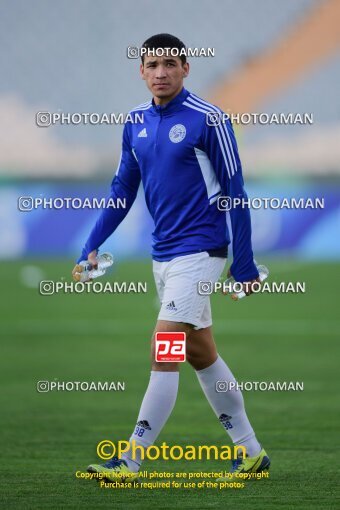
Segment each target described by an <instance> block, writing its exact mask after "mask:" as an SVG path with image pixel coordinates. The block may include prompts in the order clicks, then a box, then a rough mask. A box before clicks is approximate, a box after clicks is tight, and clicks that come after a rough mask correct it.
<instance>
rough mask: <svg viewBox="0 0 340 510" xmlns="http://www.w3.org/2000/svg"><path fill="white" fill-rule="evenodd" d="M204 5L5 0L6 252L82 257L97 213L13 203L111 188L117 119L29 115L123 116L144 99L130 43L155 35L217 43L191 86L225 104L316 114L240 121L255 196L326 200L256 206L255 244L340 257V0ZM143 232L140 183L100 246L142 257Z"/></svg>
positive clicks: (1, 123)
mask: <svg viewBox="0 0 340 510" xmlns="http://www.w3.org/2000/svg"><path fill="white" fill-rule="evenodd" d="M209 5H210V4H209V2H207V1H205V0H203V1H200V2H198V3H197V2H192V1H186V2H183V3H181V4H179V3H178V2H169V3H163V4H162V7H158V8H156V9H153V8H152V3H151V2H148V1H144V2H141V3H138V2H135V1H130V0H128V1H126V2H124V4H121V5H116V4H114V3H113V2H111V1H106V0H102V1H100V2H99V4H93V2H91V1H86V0H84V1H77V0H76V1H73V2H71V3H70V2H68V1H66V0H62V1H59V2H51V1H47V2H46V1H43V0H41V1H40V0H35V1H34V2H29V3H28V2H25V1H20V0H15V1H13V2H4V3H2V6H1V17H0V26H1V36H0V37H1V45H2V51H1V61H0V62H1V69H2V73H1V74H2V79H1V83H0V109H1V120H0V135H1V136H0V171H1V187H0V192H1V200H0V208H1V209H0V211H1V212H0V230H1V236H2V239H3V242H2V243H1V246H0V257H1V258H20V257H27V256H41V257H44V256H57V257H59V256H60V257H65V256H72V257H74V256H77V255H78V253H79V249H80V247H81V246H82V244H83V242H84V240H85V239H86V237H87V234H88V232H89V230H90V228H91V227H92V225H93V223H94V220H95V218H96V216H97V214H98V212H97V211H89V210H85V211H79V210H77V211H71V210H67V211H55V210H54V211H53V210H51V211H41V210H39V211H32V212H29V213H28V212H27V213H20V212H19V211H18V210H17V202H16V198H17V197H18V196H22V195H29V196H34V197H39V196H40V197H51V196H52V197H53V196H55V197H56V196H72V197H76V196H79V195H81V196H86V195H90V196H94V195H95V196H99V197H100V196H106V195H107V193H108V190H109V185H110V182H111V179H112V176H113V174H114V172H115V169H116V166H117V163H118V160H119V155H120V143H121V133H122V126H117V125H116V126H113V125H111V126H109V125H101V126H100V125H95V126H93V125H92V126H91V125H85V126H84V125H83V126H81V125H76V126H70V125H63V126H60V125H55V126H51V127H48V128H38V127H37V126H36V124H35V113H36V112H37V111H45V110H48V111H52V112H59V111H61V112H65V113H67V112H70V113H72V112H97V113H103V112H106V113H110V112H114V113H119V112H122V113H127V112H128V111H129V110H130V109H131V108H133V107H134V106H135V105H137V104H140V103H142V102H144V101H146V100H148V99H149V91H148V90H147V89H146V88H145V83H144V82H143V81H142V80H140V78H139V74H138V73H139V70H138V66H139V60H132V59H128V58H127V56H126V48H127V47H128V46H140V45H141V43H142V42H143V41H144V40H145V39H146V38H147V37H148V36H149V35H150V34H153V33H157V32H161V31H168V32H170V33H174V34H175V35H177V36H178V37H180V38H181V39H182V40H183V41H184V42H185V43H186V44H187V46H191V47H214V48H215V55H216V56H215V57H214V58H196V59H194V58H193V59H191V66H192V68H191V73H190V76H189V78H188V79H187V80H186V83H185V86H186V87H187V88H188V89H189V90H192V91H194V92H195V93H196V94H198V95H200V96H201V97H203V98H206V99H210V100H211V101H213V102H215V104H218V105H219V106H221V107H222V108H224V110H225V111H232V112H267V113H273V112H275V113H280V112H282V113H288V112H292V113H313V116H314V123H313V124H312V125H308V124H307V125H299V124H295V125H281V126H279V125H275V124H272V125H259V124H257V125H248V126H241V125H236V126H235V130H236V132H237V137H238V143H239V148H240V153H241V159H242V161H243V167H244V175H245V179H246V182H247V190H248V192H249V195H250V196H251V197H255V196H260V197H261V196H283V195H285V194H288V196H295V197H303V196H312V197H315V196H318V197H324V198H325V204H326V207H325V209H324V210H320V209H318V210H307V211H301V210H297V211H296V210H295V211H287V210H281V211H278V210H275V211H263V210H259V211H255V212H254V213H253V223H254V247H255V250H256V253H258V254H259V253H270V254H275V253H282V252H284V253H285V255H291V256H296V257H302V258H314V259H325V258H327V259H329V258H333V259H334V258H336V259H338V258H339V257H340V242H339V237H338V236H335V235H333V234H334V228H335V227H336V226H337V225H338V222H339V214H340V210H339V205H340V203H339V188H338V180H339V174H340V144H339V136H340V96H339V82H340V56H339V45H340V41H339V40H340V36H339V30H338V21H339V2H338V1H337V0H323V1H315V0H298V1H291V0H290V1H288V2H284V3H282V2H280V7H279V8H278V6H277V2H272V1H269V0H260V1H258V2H256V4H254V2H252V1H251V0H242V1H240V2H237V3H236V2H233V1H225V0H224V1H221V0H217V1H215V2H214V8H213V9H210V8H209ZM217 13H218V15H217ZM122 20H124V22H122ZM188 20H190V23H188ZM132 27H133V28H132ZM197 27H200V30H197ZM151 229H152V225H151V221H150V218H149V215H148V212H147V210H146V207H145V205H144V202H143V197H142V191H141V193H140V196H139V200H138V201H137V203H136V204H135V206H134V208H133V210H132V211H131V213H130V214H129V215H128V218H127V220H126V221H125V222H124V224H123V225H122V226H121V227H120V228H119V230H118V231H117V235H116V236H114V237H113V238H112V240H110V241H109V243H108V244H107V246H106V247H107V248H110V249H112V250H113V251H114V252H115V253H116V255H117V256H119V257H120V258H121V257H125V256H129V257H131V256H132V257H133V256H138V257H139V256H141V255H142V256H147V255H148V254H149V251H150V236H149V233H150V232H151Z"/></svg>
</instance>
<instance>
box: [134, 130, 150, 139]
mask: <svg viewBox="0 0 340 510" xmlns="http://www.w3.org/2000/svg"><path fill="white" fill-rule="evenodd" d="M137 136H138V138H146V137H147V136H148V134H147V132H146V128H144V129H142V131H139V133H138V135H137Z"/></svg>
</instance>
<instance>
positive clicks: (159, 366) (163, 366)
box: [151, 360, 179, 372]
mask: <svg viewBox="0 0 340 510" xmlns="http://www.w3.org/2000/svg"><path fill="white" fill-rule="evenodd" d="M151 369H152V370H154V371H156V372H178V370H179V367H178V363H175V362H174V363H166V362H162V363H160V362H157V361H155V360H153V361H152V365H151Z"/></svg>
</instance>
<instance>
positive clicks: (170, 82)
mask: <svg viewBox="0 0 340 510" xmlns="http://www.w3.org/2000/svg"><path fill="white" fill-rule="evenodd" d="M140 73H141V77H142V79H143V80H145V81H146V85H147V87H148V89H149V90H150V91H151V93H152V95H153V96H154V98H155V99H156V102H157V103H158V104H162V103H165V102H168V101H171V99H172V98H173V97H175V96H176V95H177V94H178V93H179V92H180V91H181V89H182V87H183V79H184V78H185V77H186V76H188V74H189V64H188V63H186V64H182V61H181V59H180V58H179V57H153V56H146V57H145V59H144V65H142V64H141V66H140Z"/></svg>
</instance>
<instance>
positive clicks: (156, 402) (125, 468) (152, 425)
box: [87, 320, 193, 480]
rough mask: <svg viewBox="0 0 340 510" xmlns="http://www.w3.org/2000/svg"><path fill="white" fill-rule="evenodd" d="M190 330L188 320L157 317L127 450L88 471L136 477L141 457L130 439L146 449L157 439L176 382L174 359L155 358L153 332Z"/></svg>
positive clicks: (169, 409) (172, 402)
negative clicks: (159, 360) (145, 380)
mask: <svg viewBox="0 0 340 510" xmlns="http://www.w3.org/2000/svg"><path fill="white" fill-rule="evenodd" d="M192 330H193V328H192V326H191V325H189V324H183V323H178V322H171V321H163V320H159V321H157V324H156V328H155V331H154V334H153V336H152V339H151V374H150V380H149V384H148V387H147V389H146V392H145V395H144V398H143V401H142V405H141V407H140V410H139V414H138V418H137V422H136V425H135V427H134V429H133V432H132V435H131V437H130V439H129V442H130V445H131V446H130V450H129V451H127V452H125V453H123V454H122V456H121V458H120V459H118V458H116V457H114V458H113V459H111V460H109V461H108V462H106V463H105V464H103V465H100V464H91V465H90V466H89V467H88V468H87V469H88V471H89V472H95V473H98V472H101V473H103V472H105V473H106V474H107V476H106V478H107V479H109V480H115V479H117V476H118V477H120V480H124V477H125V478H126V480H133V479H134V478H133V477H134V473H135V478H137V477H138V471H139V469H140V466H141V464H142V461H143V458H142V455H141V453H140V451H139V449H138V448H136V451H135V454H134V455H133V454H132V451H133V450H132V444H133V443H132V441H134V445H135V446H136V447H138V446H141V447H142V448H143V449H146V448H147V447H148V446H151V445H152V444H153V443H154V442H155V440H156V439H157V437H158V435H159V433H160V432H161V430H162V428H163V426H164V425H165V423H166V421H167V420H168V418H169V416H170V414H171V412H172V410H173V408H174V405H175V402H176V398H177V392H178V382H179V372H178V369H179V366H178V365H179V364H178V363H157V362H156V361H155V336H156V333H157V332H166V331H171V332H174V331H180V332H182V331H184V332H185V333H186V335H187V336H189V335H190V332H191V331H192Z"/></svg>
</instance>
